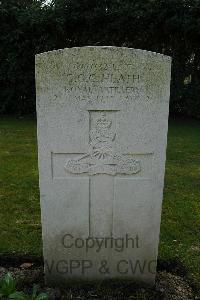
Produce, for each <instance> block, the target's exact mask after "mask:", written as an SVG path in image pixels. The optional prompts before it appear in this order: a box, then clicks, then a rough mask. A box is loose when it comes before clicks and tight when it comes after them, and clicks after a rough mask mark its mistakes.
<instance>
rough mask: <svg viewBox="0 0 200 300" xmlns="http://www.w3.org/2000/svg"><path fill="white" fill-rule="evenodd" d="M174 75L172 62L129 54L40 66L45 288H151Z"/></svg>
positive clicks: (61, 53) (49, 57) (46, 59)
mask: <svg viewBox="0 0 200 300" xmlns="http://www.w3.org/2000/svg"><path fill="white" fill-rule="evenodd" d="M170 68H171V59H170V58H169V57H167V56H164V55H161V54H157V53H154V52H148V51H143V50H136V49H129V48H117V47H83V48H71V49H62V50H56V51H50V52H46V53H42V54H39V55H37V56H36V94H37V122H38V151H39V173H40V200H41V211H42V228H43V230H42V232H43V251H44V262H45V275H46V279H47V281H48V282H52V283H55V282H57V283H61V282H65V281H66V280H99V279H100V280H101V279H111V278H112V279H113V278H114V279H115V278H116V279H117V278H120V279H133V280H135V281H142V282H146V283H149V284H153V283H154V280H155V272H156V260H157V252H158V242H159V230H160V218H161V205H162V195H163V183H164V169H165V156H166V144H167V128H168V106H169V94H170Z"/></svg>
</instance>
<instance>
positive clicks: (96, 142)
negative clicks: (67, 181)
mask: <svg viewBox="0 0 200 300" xmlns="http://www.w3.org/2000/svg"><path fill="white" fill-rule="evenodd" d="M89 134H90V143H89V150H88V153H87V154H85V155H82V156H81V157H80V158H78V159H70V160H69V161H68V162H67V163H66V165H65V169H66V170H67V171H68V172H70V173H74V174H80V173H88V174H90V175H95V174H109V175H116V174H129V175H130V174H136V173H139V172H140V171H141V165H140V161H139V160H136V159H134V158H131V157H129V156H128V155H124V154H120V153H116V152H115V150H114V141H115V138H116V133H115V132H113V131H112V121H111V120H109V119H108V118H106V114H105V113H101V115H100V118H99V119H97V120H96V123H95V128H94V129H91V130H90V133H89Z"/></svg>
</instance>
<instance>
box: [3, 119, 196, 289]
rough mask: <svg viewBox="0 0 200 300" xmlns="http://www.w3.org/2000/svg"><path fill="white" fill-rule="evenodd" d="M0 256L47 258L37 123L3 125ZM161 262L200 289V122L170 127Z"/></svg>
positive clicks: (7, 121)
mask: <svg viewBox="0 0 200 300" xmlns="http://www.w3.org/2000/svg"><path fill="white" fill-rule="evenodd" d="M0 252H7V253H8V252H9V253H12V252H16V253H26V254H27V253H28V254H31V255H40V256H41V255H42V241H41V224H40V206H39V188H38V167H37V140H36V120H34V119H27V118H24V119H16V118H11V117H3V118H1V120H0ZM159 258H161V259H165V260H174V259H176V260H178V261H180V263H182V264H183V265H184V266H185V267H186V268H187V270H188V272H189V273H188V276H189V278H190V279H192V281H193V282H194V283H196V284H197V285H198V286H199V287H200V283H199V282H200V122H198V121H170V124H169V133H168V148H167V164H166V176H165V190H164V202H163V211H162V224H161V236H160V247H159Z"/></svg>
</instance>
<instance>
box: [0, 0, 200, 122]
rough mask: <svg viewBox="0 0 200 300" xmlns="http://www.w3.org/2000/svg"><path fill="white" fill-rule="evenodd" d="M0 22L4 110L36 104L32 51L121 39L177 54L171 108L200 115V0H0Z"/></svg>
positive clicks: (28, 109) (30, 109)
mask: <svg viewBox="0 0 200 300" xmlns="http://www.w3.org/2000/svg"><path fill="white" fill-rule="evenodd" d="M0 24H1V25H0V57H1V64H0V86H1V90H0V113H3V114H5V113H14V114H28V113H34V112H35V86H34V55H35V54H37V53H40V52H44V51H49V50H53V49H59V48H64V47H73V46H84V45H116V46H127V47H134V48H140V49H147V50H151V51H156V52H160V53H163V54H167V55H170V56H172V58H173V67H172V85H171V103H170V113H171V114H175V115H182V116H185V117H186V116H187V117H195V118H200V101H199V95H200V83H199V79H200V51H199V50H200V0H134V1H133V0H54V1H53V2H50V4H48V5H45V4H44V3H43V2H42V1H39V0H9V1H7V0H1V2H0Z"/></svg>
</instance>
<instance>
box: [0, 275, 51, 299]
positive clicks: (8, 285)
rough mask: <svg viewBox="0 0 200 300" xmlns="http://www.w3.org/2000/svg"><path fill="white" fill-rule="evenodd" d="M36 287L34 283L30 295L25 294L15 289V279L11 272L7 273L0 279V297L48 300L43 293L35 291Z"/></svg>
mask: <svg viewBox="0 0 200 300" xmlns="http://www.w3.org/2000/svg"><path fill="white" fill-rule="evenodd" d="M37 290H38V287H37V286H36V285H34V287H33V293H32V295H31V296H30V295H28V294H25V293H24V292H19V291H17V290H16V280H15V279H14V278H13V277H12V275H11V273H7V274H6V275H5V276H4V277H3V278H2V280H1V281H0V299H8V300H48V299H49V297H48V295H47V294H45V293H40V294H38V293H37Z"/></svg>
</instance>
